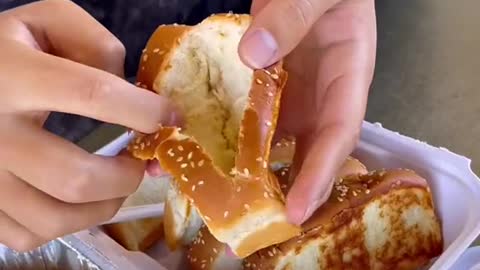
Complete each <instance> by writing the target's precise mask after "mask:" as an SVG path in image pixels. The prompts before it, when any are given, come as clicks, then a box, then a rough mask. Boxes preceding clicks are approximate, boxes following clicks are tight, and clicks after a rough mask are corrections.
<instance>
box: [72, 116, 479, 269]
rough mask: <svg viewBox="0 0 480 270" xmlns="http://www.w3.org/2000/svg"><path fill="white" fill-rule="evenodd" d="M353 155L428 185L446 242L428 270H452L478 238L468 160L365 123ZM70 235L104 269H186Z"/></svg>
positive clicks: (93, 237) (97, 238)
mask: <svg viewBox="0 0 480 270" xmlns="http://www.w3.org/2000/svg"><path fill="white" fill-rule="evenodd" d="M129 139H130V137H129V135H127V134H124V135H122V136H121V137H119V138H118V139H116V140H115V141H113V142H112V143H110V144H108V145H107V146H105V147H104V148H102V149H100V150H99V151H98V152H97V154H101V155H114V154H116V153H117V152H119V150H120V149H121V148H123V147H124V146H125V145H126V144H127V142H128V140H129ZM353 156H355V157H357V158H359V159H360V160H361V161H362V162H363V163H365V165H366V166H367V167H368V169H369V170H372V169H380V168H399V167H403V168H410V169H413V170H415V171H416V172H417V173H419V174H420V175H421V176H423V177H424V178H426V179H427V180H428V182H429V184H430V187H431V190H432V193H433V198H434V201H435V207H436V211H437V213H438V215H439V217H440V220H441V222H442V228H443V237H444V251H443V253H442V254H441V256H439V257H438V258H437V259H436V260H435V261H433V262H432V264H431V265H430V267H429V268H428V269H430V270H438V269H455V268H451V267H452V266H453V265H454V263H455V262H456V261H457V260H458V258H459V257H460V256H461V255H462V254H463V252H464V251H465V250H466V249H467V248H468V247H469V245H470V244H471V243H472V242H473V241H474V240H475V238H476V237H477V236H478V235H479V234H480V211H478V209H477V207H479V206H480V179H479V178H478V177H477V176H476V175H475V174H474V173H473V172H472V170H471V168H470V160H469V159H467V158H465V157H462V156H459V155H457V154H454V153H452V152H450V151H448V150H447V149H444V148H436V147H433V146H430V145H428V144H426V143H424V142H421V141H418V140H415V139H412V138H409V137H406V136H403V135H400V134H398V133H396V132H392V131H389V130H387V129H384V128H383V127H382V126H381V125H380V124H371V123H368V122H364V124H363V127H362V134H361V139H360V143H359V144H358V146H357V148H356V149H355V151H354V153H353ZM74 236H75V237H76V238H77V239H78V240H80V241H81V242H82V243H83V244H84V245H85V246H87V247H88V248H89V249H91V250H95V251H96V252H98V253H100V254H102V256H104V257H105V258H107V259H108V262H109V265H108V267H107V266H106V267H105V269H142V270H150V269H152V270H153V269H155V270H158V269H168V270H177V269H184V268H183V267H181V264H182V263H183V262H181V261H180V260H179V258H180V257H181V254H179V253H175V254H171V253H169V252H168V251H167V250H166V248H165V247H164V245H163V244H162V243H159V244H158V245H157V246H156V247H154V248H153V249H152V250H151V251H149V252H148V255H147V254H144V253H138V252H129V251H126V250H125V249H123V248H122V247H121V246H119V245H118V244H116V243H115V242H114V241H113V240H112V239H111V238H109V237H108V236H107V235H106V234H105V233H103V232H102V231H101V230H100V229H98V228H93V229H91V230H88V231H82V232H79V233H77V234H75V235H74ZM160 265H163V267H165V268H163V267H161V266H160Z"/></svg>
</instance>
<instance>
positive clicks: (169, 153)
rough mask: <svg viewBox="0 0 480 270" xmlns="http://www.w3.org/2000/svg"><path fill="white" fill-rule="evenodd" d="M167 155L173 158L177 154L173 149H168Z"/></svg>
mask: <svg viewBox="0 0 480 270" xmlns="http://www.w3.org/2000/svg"><path fill="white" fill-rule="evenodd" d="M167 154H168V155H169V156H171V157H173V156H175V153H174V152H173V149H172V148H170V149H168V151H167Z"/></svg>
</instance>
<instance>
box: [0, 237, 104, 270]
mask: <svg viewBox="0 0 480 270" xmlns="http://www.w3.org/2000/svg"><path fill="white" fill-rule="evenodd" d="M74 246H75V248H74ZM87 252H88V258H87V256H86V255H84V254H85V253H87ZM0 269H1V270H7V269H8V270H17V269H18V270H57V269H58V270H60V269H61V270H104V269H113V268H111V267H109V262H108V259H106V258H105V257H103V256H102V255H101V254H99V253H98V252H95V251H94V250H92V249H91V248H87V247H86V246H85V245H83V244H82V243H80V241H79V240H78V239H76V238H75V237H72V236H67V237H65V238H63V239H57V240H54V241H51V242H49V243H47V244H45V245H43V246H41V247H39V248H37V249H35V250H33V251H30V252H25V253H19V252H16V251H14V250H12V249H9V248H8V247H6V246H3V245H0Z"/></svg>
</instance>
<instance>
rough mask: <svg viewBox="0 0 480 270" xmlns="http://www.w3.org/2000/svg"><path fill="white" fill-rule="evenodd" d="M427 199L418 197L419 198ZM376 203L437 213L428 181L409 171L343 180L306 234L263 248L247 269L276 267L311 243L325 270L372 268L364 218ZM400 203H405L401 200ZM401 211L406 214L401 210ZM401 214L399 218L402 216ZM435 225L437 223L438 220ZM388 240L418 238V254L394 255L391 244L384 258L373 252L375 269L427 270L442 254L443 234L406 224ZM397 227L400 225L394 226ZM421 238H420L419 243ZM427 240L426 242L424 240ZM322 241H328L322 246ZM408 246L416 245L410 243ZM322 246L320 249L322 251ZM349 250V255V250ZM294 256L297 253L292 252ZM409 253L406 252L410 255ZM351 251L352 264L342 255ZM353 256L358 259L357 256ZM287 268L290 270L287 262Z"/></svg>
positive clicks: (415, 248) (395, 242) (307, 225)
mask: <svg viewBox="0 0 480 270" xmlns="http://www.w3.org/2000/svg"><path fill="white" fill-rule="evenodd" d="M419 193H421V194H422V196H423V197H421V198H422V199H419V197H418V194H419ZM374 200H379V201H380V204H381V205H383V204H386V205H392V206H393V205H401V207H402V209H406V208H407V207H409V205H410V204H418V205H420V206H421V207H423V208H424V209H429V210H431V209H433V202H432V198H431V194H430V192H429V189H428V186H427V183H426V181H425V180H424V179H423V178H421V177H420V176H418V175H417V174H416V173H414V172H413V171H410V170H402V169H398V170H391V171H375V172H370V173H368V174H356V175H355V174H351V175H350V176H348V177H345V178H338V179H337V181H336V183H335V188H334V191H333V192H332V195H331V196H330V199H329V200H328V201H327V202H326V203H325V204H324V205H322V206H321V207H320V208H319V209H318V210H317V211H316V212H315V213H314V215H313V216H312V217H311V218H310V219H309V220H308V221H307V222H306V223H305V224H303V226H302V227H303V234H302V235H301V236H297V237H294V238H292V239H290V240H288V241H286V242H284V243H281V244H279V245H273V246H271V247H268V248H266V249H263V250H260V251H258V252H256V253H255V254H253V255H251V256H249V257H247V258H246V259H245V260H244V269H247V270H248V269H274V268H275V266H276V265H278V263H280V260H281V259H283V258H285V256H287V254H290V255H288V256H296V254H299V253H300V252H301V250H302V249H303V248H304V247H306V246H307V244H309V245H314V246H315V248H316V249H318V250H320V252H321V254H322V255H321V257H322V259H320V260H319V264H321V265H322V267H321V268H322V269H344V268H345V267H347V268H352V269H371V268H370V267H372V266H371V264H372V262H371V257H370V256H371V255H372V254H369V251H368V250H367V248H366V241H367V240H366V239H365V236H364V234H365V226H366V225H365V224H364V222H365V221H363V220H362V215H363V211H364V209H365V206H366V205H367V204H368V203H369V202H372V201H374ZM400 200H401V202H400ZM400 211H401V210H400ZM397 215H400V214H397ZM433 222H437V223H438V220H436V218H435V217H434V220H433ZM392 226H394V227H393V228H392V230H394V231H395V232H396V236H394V235H393V234H390V235H389V236H388V237H389V238H388V239H389V240H388V241H391V244H392V245H395V246H396V245H399V243H400V245H401V242H402V241H403V240H402V239H405V238H408V237H409V235H412V234H418V235H416V236H411V237H414V239H415V240H414V241H417V242H413V243H414V246H413V247H412V248H413V250H411V251H408V252H407V251H405V250H403V251H402V252H403V253H402V252H400V251H399V250H398V247H397V250H396V251H393V250H392V248H391V247H389V246H388V245H387V246H385V247H383V248H382V249H380V250H382V252H386V253H385V254H382V255H378V254H373V258H375V263H377V264H378V265H377V267H376V268H375V269H415V267H419V266H423V265H424V264H425V263H426V262H428V260H429V259H431V258H433V257H435V256H437V255H438V254H440V252H441V250H442V241H441V235H440V233H439V232H438V231H436V232H437V233H438V234H437V235H433V236H428V235H426V234H425V235H422V234H421V233H420V232H419V229H415V228H413V229H412V228H407V226H405V225H404V224H403V223H401V222H400V223H399V222H396V223H394V225H392ZM395 226H396V227H395ZM415 237H418V239H419V240H416V239H417V238H415ZM422 238H425V239H423V240H422ZM318 239H323V240H322V241H324V242H322V243H324V244H319V243H320V242H311V241H314V240H315V241H318ZM409 243H412V242H411V241H410V242H409ZM317 245H318V247H317ZM347 251H348V252H347ZM292 252H293V253H292ZM405 252H407V253H408V254H407V253H405ZM344 253H346V254H347V253H348V254H349V255H348V258H349V259H348V260H345V257H342V255H343V254H344ZM352 254H353V255H352ZM286 267H287V268H286V269H290V268H288V267H290V266H288V264H287V265H286Z"/></svg>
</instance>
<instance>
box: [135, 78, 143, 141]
mask: <svg viewBox="0 0 480 270" xmlns="http://www.w3.org/2000/svg"><path fill="white" fill-rule="evenodd" d="M140 84H142V83H141V82H136V83H135V85H136V86H140ZM137 139H140V138H137Z"/></svg>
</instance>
